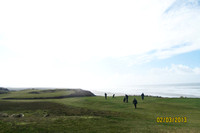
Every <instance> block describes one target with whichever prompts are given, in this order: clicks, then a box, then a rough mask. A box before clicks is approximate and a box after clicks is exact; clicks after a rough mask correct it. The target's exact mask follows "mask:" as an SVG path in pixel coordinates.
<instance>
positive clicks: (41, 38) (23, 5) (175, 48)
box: [0, 0, 200, 86]
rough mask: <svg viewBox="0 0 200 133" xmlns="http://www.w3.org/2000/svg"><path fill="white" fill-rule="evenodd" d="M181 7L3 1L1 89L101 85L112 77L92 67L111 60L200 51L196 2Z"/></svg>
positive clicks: (170, 2)
mask: <svg viewBox="0 0 200 133" xmlns="http://www.w3.org/2000/svg"><path fill="white" fill-rule="evenodd" d="M177 2H178V3H177ZM181 2H182V1H175V0H167V1H166V0H161V1H160V0H153V1H148V0H146V1H131V0H127V1H120V0H101V1H93V0H84V1H81V0H74V1H64V0H61V1H51V0H48V1H47V0H44V1H41V0H34V1H25V0H19V1H1V2H0V18H1V21H0V62H1V64H4V65H3V66H0V72H1V75H2V77H4V78H2V83H6V82H7V83H8V82H9V83H10V84H11V83H14V84H20V83H22V82H24V81H25V82H26V83H27V85H28V84H39V83H40V84H42V83H44V82H46V83H44V85H46V84H48V83H49V82H51V83H53V82H57V83H54V84H55V85H57V84H61V83H62V84H63V85H66V86H67V85H70V86H73V85H76V84H77V83H80V85H81V84H82V85H84V84H86V82H87V83H88V82H89V80H91V81H92V82H93V83H94V84H95V83H96V84H101V82H102V83H103V82H106V81H105V80H107V78H105V77H106V76H108V75H106V74H104V75H103V74H102V75H101V76H99V75H97V74H96V75H95V74H93V73H95V72H93V71H101V72H102V71H106V70H104V68H99V67H97V65H96V66H95V65H94V67H96V68H94V70H93V69H92V67H91V66H89V65H87V63H88V62H93V63H91V64H95V63H96V62H98V61H101V60H102V59H114V60H115V61H116V62H122V64H123V63H124V62H125V63H128V65H129V66H132V65H133V64H143V63H146V62H150V61H152V60H155V59H164V58H168V57H172V56H174V55H176V54H181V53H185V52H190V51H193V50H197V49H200V45H199V44H200V38H199V34H200V23H199V22H200V16H199V13H200V9H199V4H198V3H199V1H194V0H193V1H192V2H191V1H190V2H189V3H188V2H187V1H183V2H184V4H180V3H181ZM196 3H197V4H196ZM179 4H180V5H179ZM193 7H195V8H193ZM2 51H3V52H2ZM16 64H17V65H16ZM85 64H86V65H85ZM88 64H89V63H88ZM116 64H119V63H116ZM84 65H85V66H84ZM102 66H103V65H102ZM89 68H91V69H92V70H90V69H89ZM100 69H101V70H100ZM105 69H106V68H105ZM179 69H180V68H179ZM182 69H186V68H182ZM121 71H123V70H121ZM194 71H195V72H196V73H198V72H199V68H196V69H194V70H192V72H194ZM181 72H182V71H181ZM96 73H98V72H96ZM99 73H100V72H99ZM99 73H98V74H99ZM105 73H106V72H105ZM30 75H31V76H30ZM37 75H41V76H40V77H38V76H37ZM51 75H52V76H51ZM66 75H68V77H66ZM26 77H28V78H26ZM57 77H59V79H56V78H57ZM69 77H71V78H69ZM77 77H79V78H77ZM94 77H95V78H94ZM111 77H112V76H111ZM114 77H115V76H114ZM122 77H124V80H123V81H124V82H125V81H127V79H126V77H130V79H133V80H134V81H137V80H138V77H141V78H140V79H141V80H142V78H143V76H139V75H138V76H136V77H135V76H133V77H132V76H130V75H129V76H126V75H124V76H122ZM86 78H88V79H89V80H87V81H86ZM118 78H119V77H118ZM118 78H117V79H118ZM149 78H151V76H150V77H149ZM16 79H17V80H16ZM64 79H66V80H64ZM82 79H85V80H82ZM95 79H96V80H95ZM31 80H32V81H35V83H33V82H31ZM97 80H98V81H99V82H98V81H97ZM147 80H148V79H147ZM42 81H44V82H42ZM65 81H67V83H65ZM84 81H85V82H84ZM119 82H120V81H119ZM54 84H53V85H54Z"/></svg>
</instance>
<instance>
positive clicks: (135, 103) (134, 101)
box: [133, 98, 137, 109]
mask: <svg viewBox="0 0 200 133" xmlns="http://www.w3.org/2000/svg"><path fill="white" fill-rule="evenodd" d="M133 104H134V106H135V109H136V108H137V100H136V99H135V98H134V100H133Z"/></svg>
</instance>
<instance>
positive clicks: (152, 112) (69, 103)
mask: <svg viewBox="0 0 200 133" xmlns="http://www.w3.org/2000/svg"><path fill="white" fill-rule="evenodd" d="M133 98H136V99H137V100H138V109H134V107H133V104H132V100H133ZM122 100H123V97H115V98H111V97H108V99H107V100H105V99H104V97H76V98H65V99H46V100H0V105H1V106H0V112H4V113H8V114H9V115H10V114H13V113H24V115H25V117H24V118H11V117H8V118H0V131H1V132H120V133H121V132H122V133H123V132H152V133H155V132H194V133H195V132H199V131H200V127H199V125H200V119H199V118H200V104H199V103H200V99H198V98H156V97H145V100H144V101H142V100H141V97H137V96H135V97H129V103H123V101H122ZM44 114H50V116H49V117H43V115H44ZM160 116H162V117H187V123H157V122H156V118H157V117H160Z"/></svg>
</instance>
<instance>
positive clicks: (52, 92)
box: [0, 89, 94, 99]
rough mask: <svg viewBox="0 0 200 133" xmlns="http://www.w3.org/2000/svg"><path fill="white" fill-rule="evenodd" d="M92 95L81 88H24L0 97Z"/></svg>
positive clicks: (37, 97) (49, 97)
mask: <svg viewBox="0 0 200 133" xmlns="http://www.w3.org/2000/svg"><path fill="white" fill-rule="evenodd" d="M82 96H94V94H93V93H91V92H90V91H85V90H82V89H46V90H44V89H43V90H41V89H24V90H20V91H11V92H10V93H9V94H4V95H0V98H2V99H60V98H67V97H82Z"/></svg>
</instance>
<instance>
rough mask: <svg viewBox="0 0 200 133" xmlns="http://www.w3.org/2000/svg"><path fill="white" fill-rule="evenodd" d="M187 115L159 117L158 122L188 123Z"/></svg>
mask: <svg viewBox="0 0 200 133" xmlns="http://www.w3.org/2000/svg"><path fill="white" fill-rule="evenodd" d="M186 122H187V117H157V123H186Z"/></svg>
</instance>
